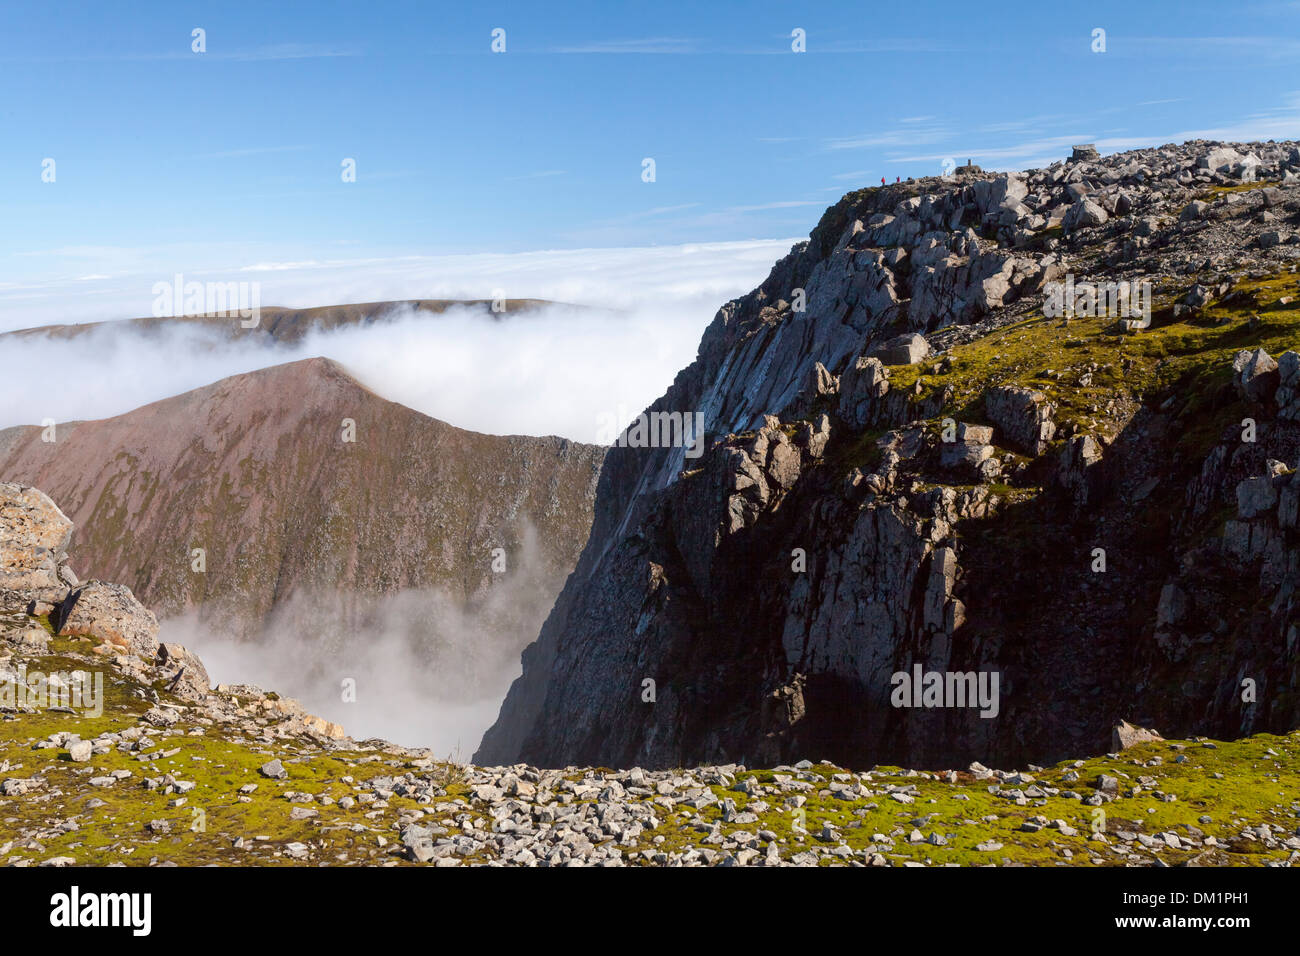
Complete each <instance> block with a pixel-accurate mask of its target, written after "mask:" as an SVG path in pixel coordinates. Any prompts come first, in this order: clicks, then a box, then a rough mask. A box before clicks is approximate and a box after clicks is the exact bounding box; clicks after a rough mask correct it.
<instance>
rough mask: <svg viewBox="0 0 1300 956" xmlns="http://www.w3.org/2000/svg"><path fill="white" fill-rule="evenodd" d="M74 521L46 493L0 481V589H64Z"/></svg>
mask: <svg viewBox="0 0 1300 956" xmlns="http://www.w3.org/2000/svg"><path fill="white" fill-rule="evenodd" d="M71 538H72V522H71V521H69V520H68V517H67V516H66V515H65V514H64V513H63V512H62V511H60V510H59V507H58V505H56V504H55V503H54V502H53V501H51V500H50V499H49V496H47V495H46V494H45V493H44V492H43V491H38V490H37V489H35V488H29V487H27V486H26V485H19V484H14V483H13V482H0V590H8V591H38V590H48V589H64V588H65V587H66V586H65V584H64V583H63V582H62V581H61V580H60V578H59V566H60V564H61V563H62V562H63V560H64V558H65V557H66V555H67V548H68V542H69V541H70V540H71Z"/></svg>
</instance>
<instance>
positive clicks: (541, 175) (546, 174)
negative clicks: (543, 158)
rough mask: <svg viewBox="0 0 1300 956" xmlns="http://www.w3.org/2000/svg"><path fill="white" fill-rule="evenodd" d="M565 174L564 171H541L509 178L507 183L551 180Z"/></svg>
mask: <svg viewBox="0 0 1300 956" xmlns="http://www.w3.org/2000/svg"><path fill="white" fill-rule="evenodd" d="M564 174H565V170H563V169H539V170H538V171H537V172H535V173H523V174H522V175H519V176H507V177H506V182H508V183H517V182H521V181H523V180H525V179H551V178H552V177H555V176H563V175H564Z"/></svg>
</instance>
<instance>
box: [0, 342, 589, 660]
mask: <svg viewBox="0 0 1300 956" xmlns="http://www.w3.org/2000/svg"><path fill="white" fill-rule="evenodd" d="M49 438H52V439H53V440H52V441H50V440H47V439H49ZM603 455H604V451H603V449H600V448H596V447H593V446H589V445H582V444H578V443H575V442H570V441H567V440H565V439H562V438H531V437H525V436H509V437H502V436H491V435H480V434H476V433H474V432H468V431H463V430H461V429H458V428H454V427H452V426H450V425H447V424H445V423H443V422H440V421H437V420H435V419H432V418H428V417H427V416H424V415H421V414H419V413H417V412H414V411H412V410H411V409H409V408H406V407H405V406H402V405H399V404H397V403H394V402H389V401H386V400H384V399H383V398H380V397H379V396H378V395H375V394H374V393H373V392H370V391H369V390H368V389H366V388H364V387H363V386H361V385H360V384H359V383H357V382H356V381H355V380H354V379H352V378H351V377H350V376H349V375H348V374H347V373H346V372H345V371H344V370H343V368H342V367H341V366H339V365H338V364H336V363H334V362H331V361H329V360H327V359H310V360H306V361H302V362H295V363H291V364H288V365H282V366H276V367H273V368H269V369H264V370H262V371H259V372H254V373H250V374H246V375H237V376H233V377H231V378H228V379H224V380H222V381H220V382H217V383H215V384H213V385H210V386H207V387H205V388H201V389H197V390H195V391H193V392H188V393H186V394H184V395H180V396H177V397H175V398H171V399H166V400H164V401H161V402H156V403H154V404H152V405H148V406H145V407H143V408H140V409H137V410H135V411H132V412H129V413H127V414H125V415H121V416H118V417H116V418H112V419H107V420H103V421H92V422H74V423H68V424H62V425H58V426H56V427H55V428H54V429H53V431H52V432H50V431H49V430H46V429H42V428H39V427H25V428H12V429H6V430H4V431H0V477H3V478H5V479H8V480H13V481H20V482H23V483H25V484H31V485H35V486H37V487H40V488H42V489H44V490H46V491H48V493H49V494H50V495H51V496H53V497H54V498H55V499H56V500H58V501H59V502H60V503H61V504H62V506H63V507H64V508H66V509H68V514H69V515H70V516H71V518H72V519H73V520H74V521H75V522H76V523H77V524H78V525H79V526H80V527H82V529H83V531H82V532H81V536H80V538H79V541H78V548H77V559H78V562H79V563H78V565H77V571H79V572H80V573H81V574H83V575H87V576H91V575H93V576H96V577H100V578H104V579H107V580H114V581H120V582H123V583H124V584H125V585H127V586H129V587H130V588H131V589H132V590H133V591H134V592H135V593H136V594H137V595H139V596H140V598H141V600H143V601H145V602H146V603H147V604H148V605H149V606H150V607H151V608H154V609H155V610H156V611H157V612H158V613H159V615H160V616H162V617H172V616H175V615H178V614H182V613H185V612H189V611H195V612H197V614H198V616H199V618H200V620H201V621H202V622H204V623H206V624H209V625H211V626H212V627H213V628H214V629H219V630H221V631H222V632H224V633H231V634H235V635H242V636H251V635H256V634H259V633H260V632H261V631H262V630H263V629H264V628H265V627H266V626H267V625H268V623H269V621H270V616H271V615H272V614H273V612H275V611H277V609H284V608H286V607H290V608H291V609H292V618H291V621H290V624H291V625H292V626H293V628H294V629H295V631H297V632H299V633H301V632H303V631H311V630H313V629H317V630H319V632H320V635H321V639H322V640H324V639H326V638H327V637H329V636H338V635H343V634H350V633H352V632H358V631H364V622H365V620H366V615H367V614H368V613H369V612H370V611H372V610H373V609H374V606H375V605H376V603H377V602H382V601H383V600H385V599H387V598H390V597H392V596H393V595H396V594H398V593H399V592H402V591H407V590H412V589H417V590H418V589H437V590H438V591H439V592H440V593H443V594H446V595H448V596H449V600H451V601H452V602H453V603H459V604H461V605H465V604H468V603H472V602H473V601H474V600H476V599H477V598H481V597H483V596H485V595H488V594H490V593H491V592H492V590H493V589H494V588H496V587H498V586H502V585H503V584H504V583H505V582H507V581H517V580H519V578H518V574H519V573H520V572H521V571H522V570H526V571H527V572H528V581H529V587H528V588H526V589H525V592H526V593H520V594H517V595H515V596H516V597H517V598H518V601H516V602H514V603H516V604H519V605H522V604H525V603H527V604H528V605H529V607H531V606H532V605H537V606H538V607H539V609H540V610H539V611H538V612H537V613H538V614H539V615H540V614H544V613H545V608H547V607H549V606H550V601H551V599H552V596H553V595H554V594H555V593H556V591H558V590H559V587H560V585H561V584H562V582H563V580H564V576H565V575H567V574H568V572H569V570H570V569H571V568H572V567H573V564H574V563H575V561H576V558H577V554H578V552H579V549H580V548H581V547H582V543H583V541H584V540H585V539H586V534H587V529H588V527H589V525H590V521H591V509H592V503H593V500H594V490H595V481H596V476H597V474H598V472H599V470H600V464H601V460H602V458H603ZM54 544H55V543H53V542H51V543H48V544H47V545H46V547H47V548H48V549H53V548H54ZM498 549H499V551H498ZM200 551H201V552H202V553H201V556H200V555H198V554H197V552H200ZM494 552H496V554H494ZM494 564H495V567H494ZM71 580H72V583H75V577H74V578H72V579H71ZM295 598H296V599H298V600H297V601H296V603H295V600H294V599H295ZM521 613H523V612H521ZM527 613H532V612H531V611H529V612H527ZM526 617H527V614H524V618H526ZM530 626H533V627H535V626H536V625H535V623H533V622H530ZM525 639H526V638H525Z"/></svg>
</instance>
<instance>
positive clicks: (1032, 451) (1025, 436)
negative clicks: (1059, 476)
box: [984, 385, 1056, 455]
mask: <svg viewBox="0 0 1300 956" xmlns="http://www.w3.org/2000/svg"><path fill="white" fill-rule="evenodd" d="M1055 411H1056V409H1055V407H1054V406H1053V405H1052V403H1051V402H1049V401H1048V400H1047V396H1046V395H1044V394H1043V393H1042V392H1040V391H1037V390H1036V389H1032V388H1022V387H1019V386H1014V385H1008V386H998V387H997V388H991V389H989V391H988V392H986V393H985V395H984V412H985V414H986V415H988V417H989V420H990V421H991V422H993V424H995V425H997V427H998V428H999V429H1000V430H1001V432H1002V434H1003V435H1004V436H1006V438H1007V440H1008V441H1010V442H1011V444H1013V445H1015V446H1016V447H1017V448H1019V449H1020V450H1021V451H1023V452H1025V453H1026V454H1029V455H1041V454H1042V453H1043V452H1044V451H1046V450H1047V447H1048V445H1050V444H1051V441H1052V438H1053V437H1055V435H1056V424H1055V423H1054V422H1053V421H1052V416H1053V414H1054V413H1055Z"/></svg>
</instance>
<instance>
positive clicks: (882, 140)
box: [825, 123, 953, 150]
mask: <svg viewBox="0 0 1300 956" xmlns="http://www.w3.org/2000/svg"><path fill="white" fill-rule="evenodd" d="M952 136H953V131H952V130H951V129H949V128H948V127H946V126H937V125H931V126H923V125H920V124H919V123H913V124H909V125H908V126H906V127H904V128H895V129H887V130H883V131H881V132H878V133H863V134H861V135H858V136H843V137H834V138H832V139H828V140H826V143H825V148H826V149H828V150H844V149H879V148H884V147H891V146H893V147H899V146H919V145H922V144H924V143H941V142H943V141H944V140H947V139H951V138H952Z"/></svg>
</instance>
